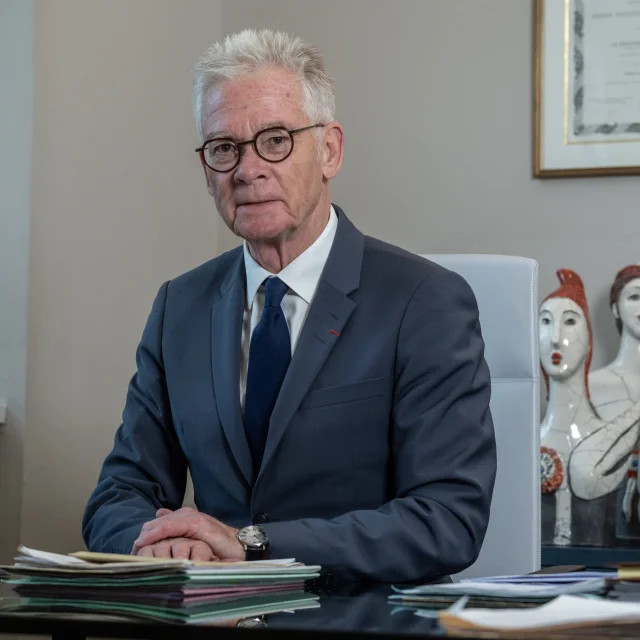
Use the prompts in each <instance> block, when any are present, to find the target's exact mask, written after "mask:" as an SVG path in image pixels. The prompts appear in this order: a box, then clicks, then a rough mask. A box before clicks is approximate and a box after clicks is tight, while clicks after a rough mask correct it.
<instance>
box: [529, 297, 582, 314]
mask: <svg viewBox="0 0 640 640" xmlns="http://www.w3.org/2000/svg"><path fill="white" fill-rule="evenodd" d="M543 311H547V312H548V313H550V314H551V315H553V316H558V315H560V314H562V313H564V312H565V311H573V312H574V313H577V314H578V315H580V316H584V313H583V311H582V309H581V308H580V306H579V305H577V304H576V303H575V302H574V301H573V300H571V299H570V298H549V300H546V301H545V302H543V303H542V306H541V307H540V312H543Z"/></svg>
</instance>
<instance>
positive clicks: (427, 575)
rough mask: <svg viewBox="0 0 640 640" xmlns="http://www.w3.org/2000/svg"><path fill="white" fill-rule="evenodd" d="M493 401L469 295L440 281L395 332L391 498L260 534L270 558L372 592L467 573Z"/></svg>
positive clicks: (425, 286) (480, 515) (491, 465)
mask: <svg viewBox="0 0 640 640" xmlns="http://www.w3.org/2000/svg"><path fill="white" fill-rule="evenodd" d="M490 393H491V379H490V375H489V369H488V367H487V364H486V362H485V359H484V342H483V340H482V335H481V332H480V324H479V319H478V308H477V304H476V300H475V297H474V295H473V292H472V291H471V288H470V287H469V285H468V284H467V283H466V281H465V280H464V279H463V278H461V277H460V276H459V275H457V274H454V273H452V272H449V271H439V272H438V273H436V274H434V275H432V276H430V277H428V278H427V279H426V280H425V281H423V282H422V284H421V285H420V286H419V287H418V288H417V289H416V290H415V292H414V294H413V296H412V297H411V300H410V301H409V303H408V305H407V308H406V310H405V314H404V318H403V320H402V324H401V327H400V329H399V335H398V342H397V351H396V376H395V388H394V407H393V415H392V424H391V427H390V428H391V438H392V447H393V462H394V464H393V473H394V478H393V480H394V486H395V488H396V491H395V495H396V497H395V498H394V499H393V500H391V501H390V502H388V503H387V504H385V505H383V506H381V507H380V508H378V509H376V510H361V511H353V512H351V513H346V514H344V515H341V516H339V517H337V518H334V519H332V520H322V519H316V518H308V519H302V520H295V521H286V522H272V523H268V524H265V525H263V526H264V528H265V530H266V531H267V535H268V537H269V541H270V548H271V553H272V555H273V557H287V558H288V557H295V558H297V559H298V560H300V561H302V562H306V563H312V564H321V565H322V566H323V568H324V569H326V570H327V571H329V572H331V573H334V574H337V575H340V576H342V577H343V578H345V579H360V580H361V579H367V580H374V581H379V582H415V581H428V580H433V579H436V578H438V577H440V576H444V575H447V574H451V573H456V572H459V571H462V570H463V569H465V568H466V567H468V566H469V565H471V564H472V563H473V562H474V561H475V559H476V558H477V556H478V553H479V552H480V548H481V546H482V542H483V539H484V535H485V532H486V529H487V524H488V521H489V511H490V504H491V495H492V492H493V485H494V480H495V473H496V446H495V438H494V431H493V422H492V419H491V413H490V410H489V399H490Z"/></svg>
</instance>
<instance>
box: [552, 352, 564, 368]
mask: <svg viewBox="0 0 640 640" xmlns="http://www.w3.org/2000/svg"><path fill="white" fill-rule="evenodd" d="M561 362H562V354H561V353H559V352H558V351H554V352H553V353H552V354H551V363H552V364H554V365H556V366H558V365H559V364H560V363H561Z"/></svg>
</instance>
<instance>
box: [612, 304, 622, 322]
mask: <svg viewBox="0 0 640 640" xmlns="http://www.w3.org/2000/svg"><path fill="white" fill-rule="evenodd" d="M611 313H613V317H614V318H615V319H616V320H620V311H618V305H617V304H616V303H615V302H614V303H613V304H612V305H611Z"/></svg>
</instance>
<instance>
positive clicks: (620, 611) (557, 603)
mask: <svg viewBox="0 0 640 640" xmlns="http://www.w3.org/2000/svg"><path fill="white" fill-rule="evenodd" d="M638 623H640V604H638V603H635V602H615V601H613V600H604V599H599V598H598V599H592V598H580V597H576V596H560V597H559V598H557V599H555V600H554V601H553V602H550V603H548V604H545V605H542V606H540V607H536V608H533V609H502V610H500V611H496V610H495V609H462V610H458V611H443V612H441V613H440V625H441V626H442V627H443V628H444V629H445V630H446V631H447V633H448V634H450V635H464V636H467V635H469V634H470V633H471V632H481V633H487V632H489V633H492V634H498V635H500V634H505V635H507V636H508V637H513V632H514V631H519V632H525V631H535V632H537V634H541V633H542V632H552V631H559V630H565V629H566V630H569V629H581V628H583V629H590V630H592V631H595V630H596V629H597V628H598V627H600V628H602V631H603V635H607V636H608V635H611V630H610V629H609V627H610V626H611V625H612V624H638ZM598 636H599V634H598ZM537 637H539V636H538V635H537ZM634 637H635V635H634Z"/></svg>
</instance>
